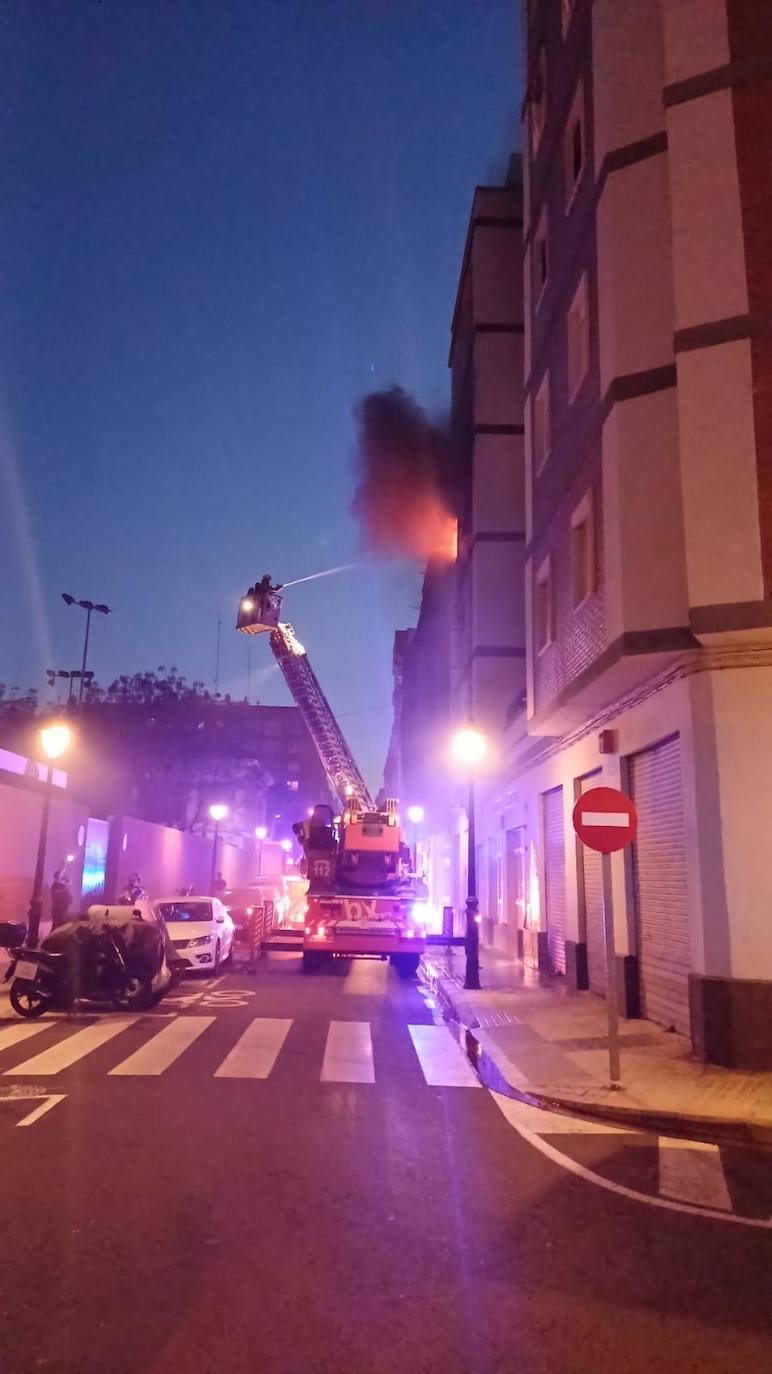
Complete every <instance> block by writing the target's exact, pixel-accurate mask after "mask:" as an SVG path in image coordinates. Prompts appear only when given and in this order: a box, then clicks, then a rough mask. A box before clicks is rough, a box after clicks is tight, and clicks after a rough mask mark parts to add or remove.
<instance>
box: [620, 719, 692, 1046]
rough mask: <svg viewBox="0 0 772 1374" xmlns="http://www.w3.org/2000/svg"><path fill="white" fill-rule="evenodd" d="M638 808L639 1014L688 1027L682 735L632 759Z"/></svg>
mask: <svg viewBox="0 0 772 1374" xmlns="http://www.w3.org/2000/svg"><path fill="white" fill-rule="evenodd" d="M630 790H631V793H632V797H633V800H634V802H635V804H636V806H637V808H638V837H637V839H636V842H635V844H634V845H633V882H634V893H635V921H636V935H637V946H638V967H639V975H640V990H641V1014H642V1015H643V1016H646V1017H648V1018H649V1019H650V1020H651V1021H658V1022H660V1023H661V1024H662V1025H663V1026H675V1029H676V1030H677V1031H681V1032H682V1033H683V1034H686V1035H688V1033H689V969H690V966H691V952H690V941H689V909H688V905H687V889H686V842H685V834H684V813H683V794H682V784H681V745H680V740H679V738H678V736H677V735H675V736H673V737H672V738H671V739H668V740H664V741H663V743H662V744H658V745H656V746H655V747H654V748H653V749H647V750H645V751H644V752H643V753H642V754H634V755H633V756H632V758H631V759H630Z"/></svg>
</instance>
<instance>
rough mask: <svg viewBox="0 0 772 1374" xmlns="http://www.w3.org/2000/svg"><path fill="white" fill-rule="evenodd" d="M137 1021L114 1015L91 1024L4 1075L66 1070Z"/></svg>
mask: <svg viewBox="0 0 772 1374" xmlns="http://www.w3.org/2000/svg"><path fill="white" fill-rule="evenodd" d="M138 1019H139V1018H138V1017H137V1016H120V1017H118V1016H116V1017H114V1018H113V1019H112V1020H109V1021H108V1020H104V1021H96V1022H95V1023H94V1024H93V1025H91V1026H85V1027H84V1028H83V1030H79V1031H76V1032H75V1034H74V1035H69V1036H68V1037H67V1039H66V1040H60V1041H59V1044H58V1045H54V1046H53V1048H52V1049H50V1050H43V1052H42V1053H41V1054H36V1055H35V1056H34V1057H33V1058H32V1059H25V1061H24V1063H23V1064H17V1065H16V1067H15V1068H14V1069H6V1071H5V1072H6V1075H9V1074H13V1075H14V1077H15V1076H16V1075H17V1074H27V1073H34V1074H46V1075H48V1074H55V1073H61V1072H62V1070H63V1069H69V1068H70V1065H71V1064H77V1062H78V1060H79V1059H83V1058H84V1057H85V1056H86V1055H87V1054H91V1052H92V1050H98V1049H99V1048H100V1046H102V1045H106V1044H107V1042H108V1040H112V1039H113V1038H114V1036H116V1035H120V1033H121V1031H125V1030H126V1029H127V1027H128V1026H133V1024H134V1022H135V1021H137V1020H138Z"/></svg>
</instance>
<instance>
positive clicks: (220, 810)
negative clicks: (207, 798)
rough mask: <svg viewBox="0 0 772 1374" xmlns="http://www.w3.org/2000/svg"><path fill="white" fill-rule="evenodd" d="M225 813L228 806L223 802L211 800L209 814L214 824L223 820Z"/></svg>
mask: <svg viewBox="0 0 772 1374" xmlns="http://www.w3.org/2000/svg"><path fill="white" fill-rule="evenodd" d="M227 814H228V808H227V806H226V805H225V803H224V802H212V805H211V806H210V808H209V815H210V816H211V817H212V820H213V821H214V822H215V824H219V822H220V821H224V820H225V817H226V816H227Z"/></svg>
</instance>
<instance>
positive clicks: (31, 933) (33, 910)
mask: <svg viewBox="0 0 772 1374" xmlns="http://www.w3.org/2000/svg"><path fill="white" fill-rule="evenodd" d="M40 743H41V745H42V747H43V753H44V754H45V756H46V758H47V760H48V767H47V769H46V790H45V792H44V794H43V811H42V814H41V817H40V834H39V836H38V855H37V860H36V863H35V876H34V878H33V880H32V895H31V897H30V899H29V911H28V913H27V941H28V943H29V944H31V945H36V944H37V942H38V936H39V935H40V915H41V908H42V899H41V893H42V891H43V873H44V871H45V864H46V842H47V840H48V818H49V815H50V813H51V793H52V791H53V781H54V768H53V764H54V759H58V758H60V756H61V755H62V754H63V753H64V752H65V750H67V749H69V747H70V745H71V743H72V730H71V729H70V727H69V725H64V724H63V722H61V721H55V722H54V723H52V724H51V725H44V726H43V729H42V730H41V731H40Z"/></svg>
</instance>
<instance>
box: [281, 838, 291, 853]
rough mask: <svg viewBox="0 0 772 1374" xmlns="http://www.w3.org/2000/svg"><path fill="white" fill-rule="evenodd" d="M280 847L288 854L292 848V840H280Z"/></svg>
mask: <svg viewBox="0 0 772 1374" xmlns="http://www.w3.org/2000/svg"><path fill="white" fill-rule="evenodd" d="M281 847H282V849H283V850H284V853H285V854H289V853H290V851H291V849H292V840H282V841H281Z"/></svg>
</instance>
